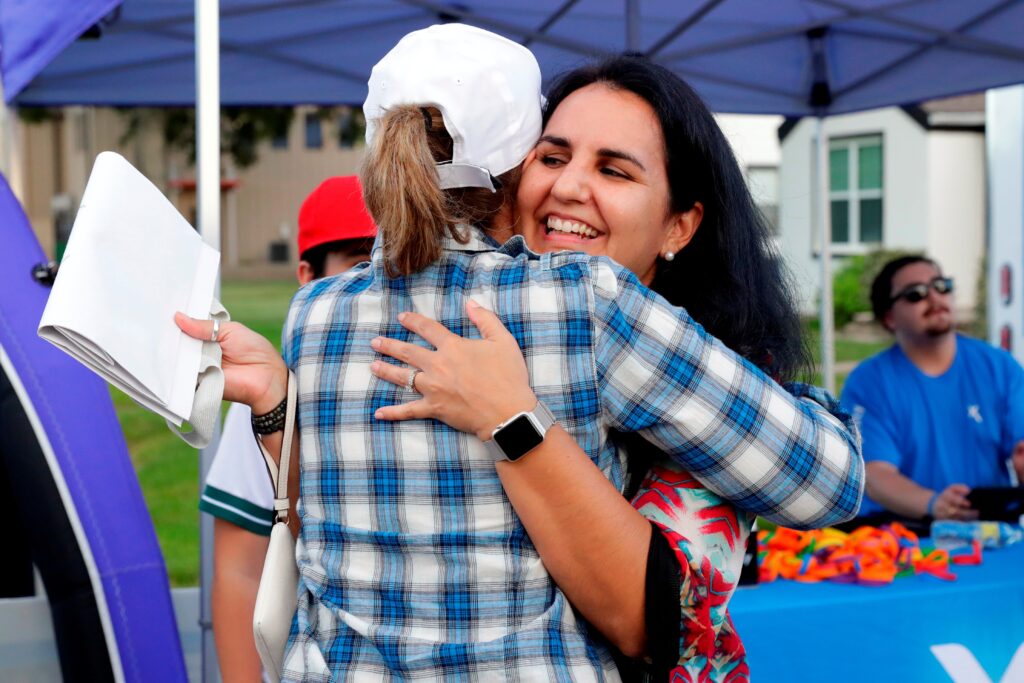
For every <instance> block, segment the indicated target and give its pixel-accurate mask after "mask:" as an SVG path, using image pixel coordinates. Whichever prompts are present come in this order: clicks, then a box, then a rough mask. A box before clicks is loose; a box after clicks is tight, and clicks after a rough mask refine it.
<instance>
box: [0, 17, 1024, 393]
mask: <svg viewBox="0 0 1024 683" xmlns="http://www.w3.org/2000/svg"><path fill="white" fill-rule="evenodd" d="M8 1H9V0H8ZM193 1H194V0H170V1H168V0H128V2H126V3H125V4H124V5H123V6H121V7H120V9H119V10H118V11H117V13H116V15H115V16H113V17H112V18H111V19H110V20H109V21H108V22H107V25H106V26H104V29H103V37H102V39H101V40H98V41H80V42H78V43H75V44H73V45H71V46H70V47H69V48H68V49H67V50H65V51H64V52H63V53H62V54H61V55H60V56H59V57H57V58H56V59H55V60H54V61H53V63H52V64H50V65H49V66H48V67H47V68H46V69H45V70H44V71H43V72H42V73H41V74H40V75H39V76H37V77H36V78H35V79H34V80H32V82H31V83H28V84H27V86H25V87H24V88H23V89H22V88H20V87H17V86H20V82H17V83H15V84H14V86H15V87H10V88H9V89H8V91H7V93H6V97H7V100H8V101H12V100H13V101H14V102H15V103H17V104H22V105H60V104H120V105H156V106H158V105H174V104H191V103H193V102H195V97H196V77H195V74H196V72H197V71H199V73H209V71H210V70H209V69H202V68H200V69H197V68H196V65H195V46H196V44H197V43H196V40H195V30H194V27H195V14H194V12H193V6H192V5H193ZM210 4H214V5H215V4H216V2H214V3H196V6H201V7H204V8H206V9H207V10H209V9H210V8H209V5H210ZM440 21H465V22H468V23H472V24H475V25H478V26H481V27H483V28H487V29H490V30H493V31H497V32H499V33H502V34H504V35H507V36H509V37H510V38H513V39H515V40H518V41H521V42H522V43H523V44H525V45H528V46H529V47H530V48H531V49H532V50H533V51H534V53H535V54H536V55H537V58H538V60H539V61H540V63H541V67H542V70H543V72H544V73H545V74H547V75H552V74H555V73H558V72H559V71H562V70H564V69H566V68H570V67H572V66H574V65H576V64H579V63H580V62H582V61H585V60H586V59H587V58H589V57H593V56H596V55H600V54H606V53H613V52H620V51H623V50H630V51H635V52H640V53H643V54H646V55H649V56H651V57H652V58H654V59H656V60H658V61H660V62H662V63H663V64H665V65H667V66H669V67H670V68H672V69H673V70H675V71H676V72H677V73H679V74H680V75H681V76H683V77H684V78H686V79H687V80H688V81H689V82H690V83H691V84H692V85H693V86H694V87H695V88H696V89H697V90H698V92H700V93H701V95H702V96H703V97H704V98H705V99H706V100H707V101H708V103H709V104H710V105H711V107H712V109H714V110H715V111H720V112H735V113H753V114H769V113H770V114H783V115H786V116H814V117H818V118H819V119H820V118H821V117H824V116H828V115H831V114H840V113H846V112H851V111H858V110H862V109H870V108H874V107H882V106H889V105H895V104H909V103H914V102H920V101H922V100H925V99H930V98H935V97H942V96H949V95H955V94H960V93H964V92H973V91H978V90H983V89H986V88H992V87H998V86H1002V85H1010V84H1013V83H1019V82H1022V81H1024V47H1022V46H1021V44H1020V35H1022V33H1024V3H1022V2H1020V1H1019V0H975V1H973V2H963V1H962V0H775V1H773V2H770V3H768V2H760V1H758V0H691V1H689V2H671V1H669V0H660V1H652V0H649V1H647V2H644V3H641V2H640V1H639V0H564V1H563V2H561V3H559V4H557V5H553V3H550V2H544V1H542V0H525V1H522V2H517V3H514V5H513V4H512V3H506V2H500V1H497V0H485V1H478V2H441V1H438V0H379V1H377V2H358V3H357V2H349V1H347V0H291V1H284V0H221V1H220V14H219V29H218V30H219V31H220V35H221V39H220V42H219V44H220V52H219V55H220V59H221V60H222V62H221V67H220V68H221V72H222V77H221V79H220V88H221V92H220V102H221V103H222V104H251V105H259V104H267V105H271V104H274V105H276V104H298V103H307V104H310V103H312V104H318V103H320V104H330V103H350V104H351V103H358V102H361V101H362V100H363V98H364V96H365V94H366V80H367V76H368V74H369V70H370V67H371V66H372V65H373V64H374V63H375V62H376V60H377V59H378V58H379V57H380V56H382V54H383V53H384V52H385V51H386V50H387V48H388V47H389V46H390V45H393V44H394V43H395V42H396V41H397V38H398V37H399V36H401V35H403V34H405V33H407V32H408V31H411V30H413V29H416V28H419V27H423V26H426V25H429V24H433V23H437V22H440ZM819 128H820V126H819ZM819 137H820V131H819ZM819 147H820V148H821V149H820V150H819V153H818V155H817V157H818V166H819V167H820V168H822V169H823V168H824V163H823V161H824V158H825V154H826V151H825V149H824V145H820V146H819ZM200 163H201V162H200ZM817 178H818V183H817V185H816V187H817V188H818V189H817V192H816V195H817V196H818V197H819V198H820V197H822V196H824V195H825V193H824V191H823V189H822V188H823V186H824V173H823V172H820V173H818V174H817ZM212 186H213V187H216V183H214V184H213V185H212ZM201 192H202V191H201ZM818 204H819V206H818V207H817V211H816V218H815V223H816V224H817V225H818V227H819V237H818V243H819V247H820V250H821V263H822V283H821V286H822V332H823V335H822V371H823V372H822V374H823V376H824V377H825V383H826V385H828V386H830V387H831V385H832V376H833V372H832V367H833V363H832V353H833V352H832V339H831V333H832V323H831V310H832V308H831V276H830V273H829V271H830V266H831V258H830V255H829V243H830V240H828V239H826V238H825V236H826V235H828V234H829V232H830V228H829V226H828V223H829V216H828V212H827V211H825V210H824V206H823V204H822V203H821V202H819V203H818Z"/></svg>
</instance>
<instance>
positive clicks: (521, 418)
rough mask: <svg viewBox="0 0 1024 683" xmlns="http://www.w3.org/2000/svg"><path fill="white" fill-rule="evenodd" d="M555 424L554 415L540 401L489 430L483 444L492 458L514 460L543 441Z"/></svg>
mask: <svg viewBox="0 0 1024 683" xmlns="http://www.w3.org/2000/svg"><path fill="white" fill-rule="evenodd" d="M553 424H555V416H554V415H552V414H551V411H550V410H548V408H547V406H545V405H544V404H543V403H541V402H540V401H537V405H536V407H534V409H533V410H530V411H527V412H525V413H518V414H516V415H513V416H512V417H510V418H509V419H507V420H505V421H504V422H502V423H501V424H500V425H498V426H497V427H495V428H494V431H493V432H491V439H490V441H485V442H484V445H486V446H487V449H488V450H489V451H490V452H491V455H492V456H494V460H495V461H496V462H497V461H499V460H509V461H512V462H515V461H516V460H518V459H519V458H521V457H523V456H524V455H526V454H527V453H529V452H530V451H532V450H533V449H534V448H536V447H537V446H539V445H541V444H542V443H543V442H544V435H545V434H547V433H548V430H549V429H551V425H553Z"/></svg>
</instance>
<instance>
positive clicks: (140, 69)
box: [5, 0, 1024, 116]
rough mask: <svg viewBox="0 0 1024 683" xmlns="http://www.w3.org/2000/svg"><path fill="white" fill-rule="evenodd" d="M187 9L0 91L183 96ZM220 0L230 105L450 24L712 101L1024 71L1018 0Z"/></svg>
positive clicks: (80, 48)
mask: <svg viewBox="0 0 1024 683" xmlns="http://www.w3.org/2000/svg"><path fill="white" fill-rule="evenodd" d="M5 1H6V2H10V1H11V0H5ZM21 1H22V2H23V3H24V0H21ZM33 4H35V3H33ZM108 4H111V5H113V4H115V3H114V2H113V1H112V0H111V1H110V2H108ZM193 4H194V0H127V1H126V2H125V3H124V5H123V6H122V7H121V8H120V10H119V11H118V14H116V15H115V16H114V17H112V18H111V20H110V21H109V22H107V24H106V25H105V26H103V28H102V36H101V38H100V39H99V40H95V41H79V42H77V43H74V44H72V45H71V46H70V47H68V49H66V50H65V51H64V52H63V53H62V54H60V55H59V56H58V57H57V58H56V59H55V60H54V61H53V62H52V63H51V64H49V66H48V67H47V68H46V69H45V70H43V72H42V73H41V74H40V75H39V76H37V77H36V78H35V79H34V80H32V81H31V82H29V83H27V84H26V83H25V80H23V79H18V80H8V81H7V88H8V89H7V94H6V97H7V100H8V101H12V100H13V101H15V102H16V103H18V104H21V105H60V104H121V105H171V104H191V103H193V102H194V101H195V77H194V73H195V72H194V66H193V65H194V55H195V43H194V21H195V17H194V13H193V7H192V6H193ZM220 7H221V10H220V33H221V41H220V48H221V73H222V77H221V88H222V90H221V102H222V103H223V104H231V105H233V104H267V105H277V104H290V103H324V104H328V103H350V104H351V103H359V102H362V100H363V98H364V97H365V94H366V80H367V75H368V74H369V70H370V67H371V66H372V65H373V64H374V62H375V61H376V60H377V59H379V58H380V57H381V56H382V55H383V53H384V52H385V51H386V50H387V49H388V47H389V46H391V45H393V44H394V43H395V42H396V40H397V38H398V37H399V36H401V35H403V34H405V33H407V32H408V31H411V30H414V29H416V28H420V27H423V26H427V25H429V24H433V23H438V22H440V21H452V20H460V21H466V22H467V23H472V24H475V25H478V26H481V27H484V28H487V29H490V30H494V31H497V32H498V33H502V34H505V35H507V36H509V37H510V38H513V39H515V40H518V41H521V42H523V43H524V44H526V45H528V46H529V47H530V49H531V50H533V51H534V53H535V54H536V55H537V58H538V60H539V61H540V63H541V66H542V69H543V72H544V74H545V75H548V76H550V75H552V74H555V73H557V72H558V71H560V70H562V69H565V68H567V67H570V66H573V65H575V64H578V63H579V62H581V61H583V60H585V59H586V58H588V57H590V56H594V55H600V54H606V53H610V52H619V51H622V50H634V51H637V52H642V53H645V54H648V55H650V56H652V57H654V58H655V59H657V60H658V61H660V62H662V63H664V64H666V65H667V66H669V67H671V68H672V69H674V70H675V71H677V72H678V73H679V74H680V75H681V76H683V77H684V78H686V79H687V80H688V81H689V82H690V83H691V84H692V85H693V86H694V87H695V88H697V90H698V91H699V92H700V93H701V94H702V96H703V97H704V98H705V99H706V100H707V101H708V103H709V104H710V105H711V107H712V108H713V109H714V110H715V111H721V112H736V113H756V114H783V115H787V116H818V115H829V114H840V113H844V112H850V111H857V110H861V109H869V108H874V107H882V106H888V105H892V104H903V103H912V102H918V101H921V100H924V99H929V98H933V97H937V96H939V95H952V94H957V93H962V92H967V91H977V90H981V89H985V88H989V87H995V86H999V85H1008V84H1012V83H1017V82H1019V81H1020V80H1022V79H1024V46H1022V44H1021V38H1020V36H1021V35H1022V31H1024V4H1022V3H1020V2H1016V1H1008V0H972V2H962V1H961V0H773V1H772V2H758V1H757V0H700V1H695V0H691V1H687V2H673V1H670V0H648V1H646V2H643V3H641V2H639V1H637V0H633V1H630V0H568V1H564V2H561V3H552V2H545V1H543V0H521V1H520V2H516V3H508V2H500V1H497V0H489V1H487V0H485V1H478V2H472V1H465V2H457V3H454V2H453V3H445V2H439V1H432V0H379V1H377V2H351V1H350V0H290V1H285V0H220ZM9 73H10V72H9V71H6V67H5V76H6V77H7V78H8V79H10V76H9ZM26 80H27V79H26Z"/></svg>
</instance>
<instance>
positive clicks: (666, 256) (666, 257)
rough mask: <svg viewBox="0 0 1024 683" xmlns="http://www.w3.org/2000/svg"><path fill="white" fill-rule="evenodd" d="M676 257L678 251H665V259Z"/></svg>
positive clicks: (669, 259)
mask: <svg viewBox="0 0 1024 683" xmlns="http://www.w3.org/2000/svg"><path fill="white" fill-rule="evenodd" d="M675 257H676V252H674V251H666V252H665V260H666V261H671V260H672V259H674V258H675Z"/></svg>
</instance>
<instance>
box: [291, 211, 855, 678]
mask: <svg viewBox="0 0 1024 683" xmlns="http://www.w3.org/2000/svg"><path fill="white" fill-rule="evenodd" d="M470 297H471V298H472V299H473V300H474V301H476V302H478V303H479V304H481V305H482V306H484V307H486V308H489V309H491V310H493V311H495V312H497V314H498V315H499V316H500V318H501V320H502V322H503V323H504V324H505V326H506V327H507V328H508V329H509V331H510V332H511V333H512V334H513V335H514V336H515V338H516V340H517V341H518V342H519V346H520V348H522V350H523V353H524V355H525V357H526V361H527V366H528V368H529V373H530V378H531V384H532V386H533V388H534V391H535V392H536V394H537V395H538V397H539V398H540V400H542V401H544V403H545V404H546V405H547V406H548V407H549V408H550V409H551V411H552V412H553V413H554V414H555V416H556V417H557V418H558V420H559V422H560V423H561V425H562V426H563V427H564V428H565V429H566V430H568V432H569V433H570V434H572V435H573V437H574V438H575V439H576V441H577V442H578V443H579V444H580V446H581V447H582V448H583V449H584V450H585V451H586V452H587V454H588V455H589V456H590V458H591V459H592V460H593V461H594V463H595V464H596V465H597V466H598V467H599V468H600V469H601V470H602V471H603V472H604V473H605V474H606V475H607V476H608V477H609V479H610V480H611V481H612V482H613V483H614V484H615V485H617V486H619V487H620V489H621V487H622V486H623V478H624V472H625V469H624V462H623V457H624V456H623V455H622V454H621V453H619V452H617V451H616V449H615V448H614V446H613V445H612V444H611V443H610V442H609V440H608V431H609V429H618V430H622V431H641V432H643V434H644V435H645V437H646V438H648V439H649V440H650V441H652V442H654V443H655V444H657V445H658V446H659V447H661V448H662V449H663V450H665V451H666V453H668V454H669V455H670V456H671V457H673V458H674V459H675V460H677V461H678V462H679V463H680V464H681V465H682V466H683V467H685V468H687V469H688V470H690V471H691V472H692V473H693V474H694V475H695V476H696V477H697V478H698V479H699V480H700V481H701V482H703V483H704V484H705V485H706V486H707V487H708V488H709V489H711V490H712V491H715V492H716V493H718V494H720V495H722V496H724V497H725V498H728V499H729V500H731V501H733V502H734V503H735V504H736V505H737V506H739V507H740V508H743V509H745V510H747V511H750V512H753V513H757V514H760V515H762V516H764V517H766V518H768V519H771V520H773V521H776V522H779V523H782V524H787V525H790V526H797V527H807V526H819V525H824V524H829V523H832V522H838V521H840V520H842V519H846V518H849V517H851V516H852V515H853V514H854V513H855V512H856V510H857V508H858V505H859V503H860V498H861V491H862V477H863V463H862V461H861V458H860V454H859V446H858V442H857V437H856V435H855V434H852V433H851V432H849V431H847V429H846V428H844V427H843V425H842V424H841V423H840V422H839V421H838V420H836V419H835V418H834V417H832V416H830V415H829V414H828V412H827V411H826V410H825V409H824V408H823V407H821V406H820V405H818V404H817V403H815V402H813V401H811V400H801V399H798V398H794V397H793V396H792V395H790V394H789V393H787V392H786V391H785V390H783V389H782V388H781V387H779V386H778V385H777V384H775V383H773V382H772V381H770V380H769V379H767V378H766V377H765V375H764V374H763V373H761V372H760V371H759V370H757V369H756V368H754V367H753V366H751V365H750V364H748V363H747V362H746V361H744V360H743V359H741V358H739V357H738V356H737V355H736V354H734V353H733V352H731V351H730V350H729V349H727V348H726V347H725V346H723V345H722V344H721V343H720V342H718V341H717V340H715V339H714V338H712V337H709V336H708V335H707V334H706V333H705V332H704V331H703V329H702V328H701V327H700V326H699V325H697V324H696V323H694V322H693V320H692V319H691V318H690V317H689V316H688V315H687V314H686V312H685V311H683V310H680V309H677V308H673V307H671V306H669V305H668V304H667V303H666V302H665V301H664V300H663V299H661V298H660V297H659V296H657V295H656V294H654V293H652V292H651V291H650V290H648V289H647V288H645V287H643V286H642V285H641V284H640V283H639V282H638V281H637V279H636V278H635V277H634V276H633V275H632V274H631V273H629V272H628V271H626V270H625V269H623V268H622V267H620V266H618V265H616V264H614V263H613V262H611V261H609V260H608V259H605V258H597V257H589V256H587V255H584V254H578V253H569V252H561V253H554V254H543V255H536V254H533V253H532V252H530V251H529V250H528V249H526V247H525V243H524V242H523V241H522V239H521V238H515V239H513V240H511V241H510V242H508V243H507V244H506V245H505V246H504V247H502V248H500V249H497V248H495V245H494V244H493V243H492V242H491V241H490V240H488V239H487V238H486V237H485V236H484V235H483V234H482V233H480V232H478V231H475V230H472V231H471V234H470V239H469V241H468V243H467V244H458V243H457V242H456V241H454V240H447V242H446V244H445V250H444V253H443V255H442V257H441V258H440V259H439V260H438V261H437V262H436V263H435V264H433V265H432V266H430V267H428V268H427V269H426V270H424V271H422V272H420V273H416V274H414V275H411V276H406V277H399V278H389V277H387V276H386V275H385V274H384V267H383V260H382V251H381V250H380V249H379V248H375V249H374V251H373V255H372V259H371V262H370V263H369V264H364V265H363V266H360V267H357V268H356V269H354V270H353V271H350V272H349V273H346V274H344V275H342V276H339V277H335V278H329V279H325V280H319V281H316V282H314V283H312V284H310V285H308V286H306V287H305V288H303V289H302V290H301V291H300V292H299V293H298V294H297V295H296V297H295V300H294V301H293V302H292V306H291V310H290V311H289V315H288V322H287V325H286V328H285V332H284V344H283V348H284V354H285V360H286V362H287V363H288V365H289V367H291V368H292V369H293V370H294V371H295V372H296V375H297V377H298V385H299V410H298V415H299V417H298V419H299V429H300V444H301V449H300V452H301V463H302V475H301V492H300V497H301V503H300V516H301V519H302V535H301V539H300V541H299V546H298V559H299V568H300V571H301V577H302V578H301V586H300V591H299V592H300V598H299V611H298V617H297V632H296V633H294V634H293V638H292V642H291V644H290V645H289V651H288V654H287V656H286V661H285V679H286V680H293V679H296V680H298V679H304V680H317V681H319V680H324V681H326V680H338V679H344V680H356V679H359V680H362V679H363V677H365V679H366V680H381V679H388V678H394V679H416V680H435V679H446V678H452V677H456V678H471V679H488V678H493V679H495V680H509V679H513V680H514V679H519V680H537V681H550V680H565V681H569V680H605V679H612V680H616V679H617V678H618V674H617V672H616V670H615V667H614V664H613V662H612V660H611V657H610V655H609V652H608V650H607V648H606V647H605V646H604V645H603V644H602V641H601V640H600V638H599V637H596V636H595V634H593V633H589V632H588V627H587V625H586V624H585V623H584V622H582V621H581V620H579V619H577V618H576V616H575V614H574V612H573V610H572V609H571V607H570V605H569V604H568V603H567V601H566V599H565V597H564V595H563V594H562V593H561V591H560V590H559V589H558V588H557V587H556V586H555V585H554V583H553V582H552V580H551V577H550V576H549V575H548V573H547V571H546V570H545V568H544V566H543V564H542V563H541V559H540V557H539V555H538V554H537V551H536V550H535V549H534V547H533V544H532V543H531V542H530V539H529V538H528V537H527V535H526V532H525V530H524V528H523V526H522V524H521V522H520V521H519V519H518V518H517V516H516V515H515V513H514V511H513V509H512V507H511V504H510V503H509V501H508V499H507V498H506V497H505V495H504V492H503V490H502V487H501V483H500V481H499V479H498V476H497V474H496V472H495V468H494V463H493V460H492V458H491V456H490V455H489V454H488V452H487V451H486V450H485V448H484V446H483V444H482V443H481V442H480V441H479V440H477V439H476V438H475V437H474V436H472V435H469V434H464V433H460V432H457V431H455V430H453V429H451V428H449V427H447V426H445V425H443V424H441V423H439V422H436V421H433V420H416V421H406V422H382V421H378V420H375V419H374V417H373V414H374V411H375V410H376V409H377V408H379V407H381V406H387V405H393V404H395V403H400V402H404V401H407V400H411V399H412V398H413V395H412V394H411V393H409V392H406V391H405V390H404V389H402V388H400V387H395V386H394V385H392V384H390V383H387V382H383V381H381V380H378V379H377V378H375V377H374V376H373V375H372V374H371V373H370V370H369V365H370V363H371V362H372V361H374V360H378V359H380V356H378V354H376V353H375V352H374V351H373V350H372V349H371V348H370V340H371V339H373V338H374V337H375V336H378V335H384V336H388V337H392V338H397V339H403V340H406V341H412V342H414V343H419V344H425V342H423V341H422V340H420V339H418V338H412V337H411V335H410V334H409V333H408V332H407V331H406V330H405V329H404V328H403V327H401V325H399V324H398V322H397V317H396V316H397V315H398V314H399V313H400V312H402V311H417V312H419V313H421V314H423V315H426V316H428V317H430V318H433V319H435V320H438V321H440V322H441V323H442V324H444V325H445V326H446V327H447V328H448V329H450V330H451V331H452V332H454V333H456V334H459V335H462V336H469V337H479V334H478V333H477V331H476V328H475V327H474V326H473V324H472V323H471V322H470V321H469V319H468V318H467V317H466V316H465V303H466V299H467V298H470ZM384 360H385V361H389V362H394V361H391V359H387V358H385V359H384ZM566 485H571V483H570V482H567V483H566Z"/></svg>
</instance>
